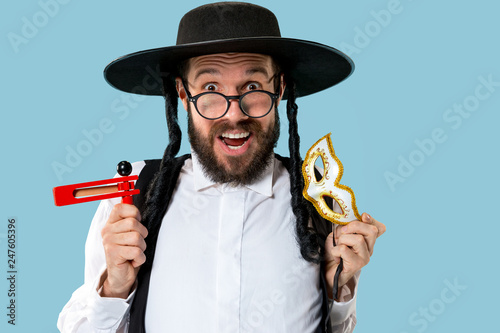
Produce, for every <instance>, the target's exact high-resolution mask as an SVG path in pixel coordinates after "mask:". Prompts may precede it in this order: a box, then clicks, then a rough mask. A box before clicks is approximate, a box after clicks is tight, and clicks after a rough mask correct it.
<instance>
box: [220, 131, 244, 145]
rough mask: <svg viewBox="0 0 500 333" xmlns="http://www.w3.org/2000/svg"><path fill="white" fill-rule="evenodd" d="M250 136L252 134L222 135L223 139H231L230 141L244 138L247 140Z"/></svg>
mask: <svg viewBox="0 0 500 333" xmlns="http://www.w3.org/2000/svg"><path fill="white" fill-rule="evenodd" d="M249 135H250V132H243V133H236V134H232V133H222V137H223V138H229V139H242V138H246V137H247V136H249ZM238 148H239V147H238Z"/></svg>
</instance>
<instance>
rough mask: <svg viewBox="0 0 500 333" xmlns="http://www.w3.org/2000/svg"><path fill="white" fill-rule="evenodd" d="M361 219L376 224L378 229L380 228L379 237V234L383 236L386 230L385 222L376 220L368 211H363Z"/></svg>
mask: <svg viewBox="0 0 500 333" xmlns="http://www.w3.org/2000/svg"><path fill="white" fill-rule="evenodd" d="M361 221H363V222H364V223H368V224H372V225H374V226H375V227H377V230H378V234H377V237H379V236H382V234H383V233H384V232H385V230H386V228H385V224H383V223H381V222H379V221H377V220H375V219H374V218H373V217H371V216H370V215H369V214H368V213H363V215H362V216H361Z"/></svg>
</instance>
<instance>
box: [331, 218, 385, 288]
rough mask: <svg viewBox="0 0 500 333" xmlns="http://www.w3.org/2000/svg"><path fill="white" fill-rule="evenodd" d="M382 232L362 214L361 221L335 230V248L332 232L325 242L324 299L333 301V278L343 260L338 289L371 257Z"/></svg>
mask: <svg viewBox="0 0 500 333" xmlns="http://www.w3.org/2000/svg"><path fill="white" fill-rule="evenodd" d="M384 232H385V225H384V224H382V223H380V222H378V221H377V220H375V219H374V218H373V217H371V216H370V215H368V214H367V213H363V215H362V216H361V221H358V220H355V221H352V222H350V223H349V224H347V225H345V226H341V225H336V226H335V244H336V246H335V247H334V246H333V243H332V237H333V232H332V233H330V235H328V237H327V238H326V241H325V261H326V281H327V284H328V285H327V287H328V295H329V297H330V298H333V296H332V295H333V291H332V290H333V277H334V276H335V272H336V270H337V266H338V265H339V263H340V258H342V259H343V261H344V263H343V265H344V267H343V269H342V273H340V276H339V281H338V283H339V284H338V287H339V288H340V287H342V286H343V285H345V284H346V283H347V282H348V281H349V280H350V279H351V278H352V277H353V276H354V274H356V272H358V271H359V270H360V269H361V268H362V267H364V266H366V264H368V262H369V261H370V257H371V255H372V254H373V247H374V246H375V241H376V240H377V237H379V236H381V235H382V234H383V233H384Z"/></svg>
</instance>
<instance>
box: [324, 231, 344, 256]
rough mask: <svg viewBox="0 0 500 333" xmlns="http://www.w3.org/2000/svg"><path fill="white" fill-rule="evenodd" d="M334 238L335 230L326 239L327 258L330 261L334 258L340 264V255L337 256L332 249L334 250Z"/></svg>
mask: <svg viewBox="0 0 500 333" xmlns="http://www.w3.org/2000/svg"><path fill="white" fill-rule="evenodd" d="M332 238H333V232H331V233H330V234H329V235H328V236H327V237H326V240H325V260H326V261H327V262H328V261H331V260H334V261H335V263H336V264H339V263H340V256H339V255H337V256H334V255H333V254H332V251H333V248H334V246H333V242H332Z"/></svg>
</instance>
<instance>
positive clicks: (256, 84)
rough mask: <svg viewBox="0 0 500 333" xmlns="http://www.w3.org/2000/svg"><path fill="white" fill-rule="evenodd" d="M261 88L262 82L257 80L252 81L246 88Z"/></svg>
mask: <svg viewBox="0 0 500 333" xmlns="http://www.w3.org/2000/svg"><path fill="white" fill-rule="evenodd" d="M259 89H261V87H260V84H258V83H256V82H250V83H248V84H247V85H246V90H259Z"/></svg>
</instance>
